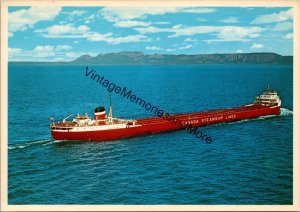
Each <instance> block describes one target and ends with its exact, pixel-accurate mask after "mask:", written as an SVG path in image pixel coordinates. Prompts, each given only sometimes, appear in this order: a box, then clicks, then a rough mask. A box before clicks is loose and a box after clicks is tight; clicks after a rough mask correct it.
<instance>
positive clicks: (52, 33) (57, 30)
mask: <svg viewBox="0 0 300 212" xmlns="http://www.w3.org/2000/svg"><path fill="white" fill-rule="evenodd" d="M35 32H37V33H40V34H39V35H40V36H42V37H45V38H84V39H86V40H87V41H91V42H96V41H103V42H106V43H109V44H112V45H116V44H120V43H130V42H142V41H150V39H149V38H147V36H145V35H127V36H123V37H122V36H118V37H115V36H113V34H112V33H105V34H101V33H98V32H93V31H90V28H89V27H88V26H86V25H81V26H78V27H75V26H73V25H70V24H66V25H53V26H50V27H47V28H44V29H38V30H35Z"/></svg>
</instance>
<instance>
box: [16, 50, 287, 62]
mask: <svg viewBox="0 0 300 212" xmlns="http://www.w3.org/2000/svg"><path fill="white" fill-rule="evenodd" d="M10 63H26V64H29V63H34V64H62V65H75V64H83V65H89V64H94V65H194V64H264V63H265V64H292V63H293V56H282V55H279V54H276V53H267V52H266V53H265V52H263V53H229V54H194V55H186V54H179V55H172V54H144V53H143V52H118V53H107V54H98V55H97V56H95V57H92V56H90V55H82V56H80V57H78V58H77V59H75V60H73V61H69V62H10Z"/></svg>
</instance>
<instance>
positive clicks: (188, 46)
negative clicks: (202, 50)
mask: <svg viewBox="0 0 300 212" xmlns="http://www.w3.org/2000/svg"><path fill="white" fill-rule="evenodd" d="M192 47H193V46H192V45H190V44H189V45H185V46H181V47H179V49H190V48H192Z"/></svg>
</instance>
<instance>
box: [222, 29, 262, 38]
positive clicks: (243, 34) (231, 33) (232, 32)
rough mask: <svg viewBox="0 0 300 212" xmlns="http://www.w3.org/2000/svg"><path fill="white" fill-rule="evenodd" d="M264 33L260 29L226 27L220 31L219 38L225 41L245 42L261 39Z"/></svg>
mask: <svg viewBox="0 0 300 212" xmlns="http://www.w3.org/2000/svg"><path fill="white" fill-rule="evenodd" d="M262 31H263V29H262V28H260V27H239V26H225V27H222V28H221V29H220V32H219V33H218V35H217V37H218V38H221V39H224V40H243V39H245V38H256V37H259V36H260V34H259V33H260V32H262Z"/></svg>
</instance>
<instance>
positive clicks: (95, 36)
mask: <svg viewBox="0 0 300 212" xmlns="http://www.w3.org/2000/svg"><path fill="white" fill-rule="evenodd" d="M84 37H86V38H87V40H88V41H103V42H106V43H109V44H112V45H116V44H120V43H132V42H133V43H137V42H142V41H150V39H148V38H147V37H146V36H144V35H127V36H124V37H121V36H120V37H113V36H112V34H111V33H107V34H100V33H89V34H85V35H84Z"/></svg>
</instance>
